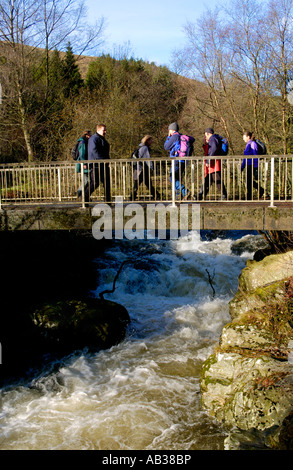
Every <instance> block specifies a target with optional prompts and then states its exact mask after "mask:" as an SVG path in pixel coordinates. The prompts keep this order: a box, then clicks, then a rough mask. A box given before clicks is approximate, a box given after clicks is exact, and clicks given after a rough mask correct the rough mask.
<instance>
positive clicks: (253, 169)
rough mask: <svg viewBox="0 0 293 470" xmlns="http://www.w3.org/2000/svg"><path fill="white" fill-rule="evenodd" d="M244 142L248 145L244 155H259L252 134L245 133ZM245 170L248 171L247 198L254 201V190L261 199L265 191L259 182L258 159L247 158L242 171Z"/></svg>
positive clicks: (243, 162)
mask: <svg viewBox="0 0 293 470" xmlns="http://www.w3.org/2000/svg"><path fill="white" fill-rule="evenodd" d="M243 140H244V142H245V143H246V147H245V149H244V155H247V156H248V155H251V156H255V155H258V146H257V143H256V142H255V140H254V139H253V137H252V132H244V134H243ZM245 168H246V170H245ZM243 170H245V171H246V198H247V199H248V200H252V199H253V188H255V189H256V190H257V191H259V197H260V198H261V197H262V196H263V194H264V189H263V188H262V187H261V186H260V183H259V180H258V158H245V159H244V160H243V161H242V165H241V171H243Z"/></svg>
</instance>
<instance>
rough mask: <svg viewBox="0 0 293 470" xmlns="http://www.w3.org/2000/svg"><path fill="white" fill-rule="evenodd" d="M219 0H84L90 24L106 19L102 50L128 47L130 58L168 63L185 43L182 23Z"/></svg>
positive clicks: (197, 15) (111, 51)
mask: <svg viewBox="0 0 293 470" xmlns="http://www.w3.org/2000/svg"><path fill="white" fill-rule="evenodd" d="M218 4H219V0H209V1H207V0H148V1H143V0H124V1H121V0H103V1H101V2H100V1H99V0H86V5H87V8H88V19H89V23H92V22H93V21H94V20H98V19H99V18H101V17H102V16H103V17H104V18H105V20H106V27H105V31H104V37H105V43H104V45H103V46H101V53H109V54H111V55H112V54H113V52H114V50H117V48H118V49H119V47H122V46H125V45H127V46H129V48H130V51H131V54H129V57H134V58H135V59H143V60H145V61H148V62H155V63H156V64H157V65H166V66H170V65H171V62H172V52H173V51H174V50H176V49H180V48H182V47H183V46H184V44H185V33H184V31H183V28H184V25H185V24H186V23H187V22H188V21H191V22H196V20H197V19H198V18H199V17H201V16H202V15H203V14H204V13H205V12H206V11H207V5H208V8H209V9H212V10H213V9H214V7H215V6H216V5H218Z"/></svg>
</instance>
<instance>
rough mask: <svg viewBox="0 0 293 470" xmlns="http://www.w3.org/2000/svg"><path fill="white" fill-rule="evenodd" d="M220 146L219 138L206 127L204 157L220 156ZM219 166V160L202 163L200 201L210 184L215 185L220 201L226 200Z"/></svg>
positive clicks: (211, 129)
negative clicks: (202, 175)
mask: <svg viewBox="0 0 293 470" xmlns="http://www.w3.org/2000/svg"><path fill="white" fill-rule="evenodd" d="M221 146H222V144H221V137H220V136H219V135H218V134H215V133H214V129H213V128H212V127H208V128H207V129H206V130H205V143H204V145H203V148H204V150H205V155H206V156H207V157H213V156H217V155H218V156H219V155H221ZM221 165H222V162H221V159H219V158H217V159H214V158H213V159H209V160H205V161H204V171H205V174H204V176H205V178H204V182H203V185H202V187H201V190H200V193H199V197H198V199H199V200H200V201H201V200H202V199H203V196H204V198H206V195H207V194H208V192H209V189H210V186H211V184H212V183H215V184H216V185H217V190H218V192H219V194H221V195H222V199H227V191H226V188H225V185H224V183H222V180H221Z"/></svg>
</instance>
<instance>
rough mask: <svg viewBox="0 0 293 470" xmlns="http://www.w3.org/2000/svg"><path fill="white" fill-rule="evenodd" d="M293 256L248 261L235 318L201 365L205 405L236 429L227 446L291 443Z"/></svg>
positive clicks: (233, 312)
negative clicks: (213, 352)
mask: <svg viewBox="0 0 293 470" xmlns="http://www.w3.org/2000/svg"><path fill="white" fill-rule="evenodd" d="M292 261H293V252H287V253H282V254H279V255H271V256H269V257H267V258H264V259H263V260H262V261H260V262H255V261H253V262H250V261H249V262H248V263H247V267H246V268H245V269H244V270H243V271H242V273H241V275H240V277H239V290H238V292H237V294H236V295H235V297H234V299H232V301H231V302H230V304H229V307H230V314H231V318H232V321H231V322H230V323H229V324H227V325H226V326H225V327H224V328H223V330H222V334H221V337H220V341H219V346H218V347H217V350H216V352H215V354H213V355H212V356H210V357H209V358H208V360H207V361H206V362H205V364H204V366H203V371H202V378H201V391H202V402H203V405H204V407H205V408H207V410H208V411H209V413H210V414H211V415H212V416H214V417H215V418H216V419H217V420H219V421H220V422H224V423H225V424H227V425H228V426H232V427H234V428H235V430H236V431H235V430H234V431H233V434H230V436H229V438H228V439H227V442H226V448H230V449H236V448H239V449H241V448H257V447H258V446H260V447H261V448H267V447H268V448H290V446H291V445H292V439H291V437H292V436H291V431H292V419H291V418H290V420H289V418H288V416H291V413H292V412H293V361H292V358H291V352H292V351H291V349H292V343H293V341H292V340H293V329H292V324H293V322H292V313H293V312H292V298H293V296H292V294H293V289H291V285H293V283H291V279H292V273H293V263H292ZM291 290H292V292H291ZM237 430H238V431H239V432H238V431H237ZM255 434H257V435H258V437H257V438H256V439H257V442H256V441H254V442H252V441H253V439H252V441H251V439H250V438H251V436H252V435H253V436H255Z"/></svg>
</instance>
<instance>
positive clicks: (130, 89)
mask: <svg viewBox="0 0 293 470" xmlns="http://www.w3.org/2000/svg"><path fill="white" fill-rule="evenodd" d="M44 1H45V3H48V4H49V3H50V2H49V0H44ZM4 3H7V2H6V0H5V2H4ZM25 3H26V4H27V5H28V7H31V4H32V2H31V1H30V0H26V2H25ZM55 6H56V4H55V3H54V7H55ZM1 8H2V6H1ZM1 8H0V17H1V14H2V13H3V12H2V11H1ZM52 8H53V7H52ZM36 11H38V10H37V7H36ZM220 13H221V14H220ZM220 13H219V12H208V11H207V13H206V14H207V15H208V17H209V18H210V21H209V22H206V21H203V20H204V18H202V19H201V20H199V21H198V22H197V23H188V24H187V25H186V26H185V31H186V37H187V45H186V48H185V49H184V50H182V51H177V53H176V54H175V56H174V58H173V65H174V70H176V73H175V72H174V70H173V71H171V70H169V69H168V68H166V67H158V66H155V65H154V64H151V63H146V62H143V61H142V60H138V59H134V58H128V57H127V58H126V57H125V58H121V59H120V60H118V59H117V58H113V57H111V56H110V55H102V56H96V57H94V56H85V55H74V54H73V48H72V46H71V45H70V43H68V46H67V50H66V52H58V50H57V49H58V48H54V49H53V47H52V45H51V46H50V47H49V45H48V47H45V48H42V49H41V48H39V47H36V39H35V38H36V35H37V31H38V30H36V29H35V28H33V29H32V31H31V36H30V41H29V40H27V38H26V36H25V34H23V35H21V34H18V35H16V37H14V36H13V35H12V31H11V30H9V28H10V23H9V21H8V19H7V24H6V26H5V28H6V29H5V28H4V27H3V24H4V22H2V23H1V22H0V39H1V38H2V39H3V38H4V39H5V40H3V41H1V42H0V83H1V89H2V97H1V98H2V100H1V104H0V161H1V162H15V161H33V160H42V161H49V160H67V159H71V149H72V147H73V146H74V143H75V142H76V140H77V138H79V137H80V136H81V134H82V133H83V131H84V130H87V129H90V130H91V131H92V132H95V129H96V125H97V123H104V124H106V125H107V131H108V132H107V139H108V140H109V142H110V144H111V157H112V158H127V157H129V156H130V154H131V152H132V151H133V150H134V148H136V147H137V146H138V144H139V143H140V141H141V139H142V137H143V136H144V135H145V134H151V135H152V136H153V156H167V152H165V151H164V149H163V145H164V141H165V139H166V135H167V132H168V124H170V123H171V122H174V121H177V122H178V123H179V125H180V130H181V131H182V132H183V133H187V134H189V135H192V136H194V137H195V139H196V142H195V147H194V149H195V150H194V153H195V155H202V154H203V151H202V143H203V137H204V129H205V128H206V127H207V126H208V127H210V126H212V127H214V129H215V132H217V133H219V134H221V135H224V136H225V137H227V138H228V140H229V144H230V155H233V154H234V155H240V154H241V155H242V154H243V149H244V143H243V140H242V136H243V132H244V131H246V130H249V131H252V132H255V135H256V137H259V138H260V139H261V140H263V141H264V142H265V143H266V146H267V149H268V152H269V153H275V154H288V153H291V152H292V151H293V135H292V113H293V105H292V103H293V96H292V100H290V99H288V98H290V96H291V94H293V91H292V88H293V87H292V86H291V85H292V84H293V81H292V78H293V46H292V44H293V41H292V31H293V28H292V26H293V20H292V14H293V0H272V1H268V2H265V3H262V4H258V5H256V4H255V2H253V1H252V0H231V1H230V3H229V5H227V9H226V10H225V11H221V12H220ZM27 18H30V16H29V15H27ZM36 21H37V20H36ZM29 27H31V24H30V25H28V28H29ZM5 31H6V32H5ZM7 31H8V32H7ZM8 33H9V34H8ZM13 33H14V30H13ZM49 37H50V36H49V34H48V38H49ZM64 37H65V36H64ZM46 38H47V36H46ZM47 42H48V41H47ZM47 42H46V44H47ZM30 44H34V45H30ZM48 44H49V43H48ZM52 44H53V43H52ZM291 101H292V102H291Z"/></svg>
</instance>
